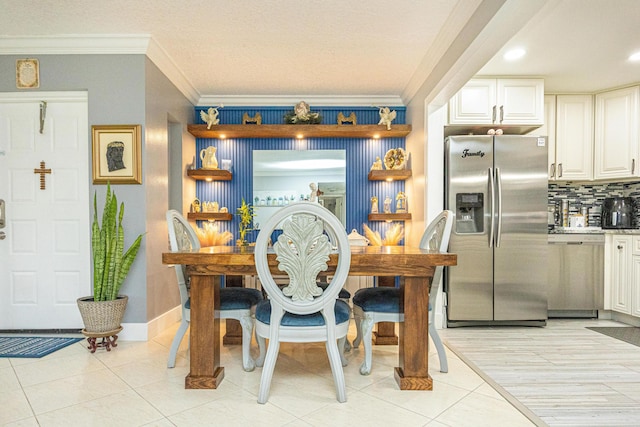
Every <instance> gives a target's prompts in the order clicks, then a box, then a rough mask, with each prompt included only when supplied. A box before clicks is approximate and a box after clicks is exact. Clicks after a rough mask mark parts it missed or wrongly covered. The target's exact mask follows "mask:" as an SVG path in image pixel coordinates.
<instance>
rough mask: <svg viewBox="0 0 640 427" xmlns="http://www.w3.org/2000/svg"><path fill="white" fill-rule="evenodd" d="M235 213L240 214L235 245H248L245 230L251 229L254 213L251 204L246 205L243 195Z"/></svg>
mask: <svg viewBox="0 0 640 427" xmlns="http://www.w3.org/2000/svg"><path fill="white" fill-rule="evenodd" d="M236 214H237V215H239V216H240V223H239V224H238V234H239V238H238V240H237V241H236V245H237V246H248V245H249V243H248V242H247V231H251V230H253V228H250V226H251V221H253V217H254V216H255V213H254V212H253V206H251V205H248V204H247V202H245V201H244V197H243V198H242V205H240V207H239V208H238V209H237V211H236Z"/></svg>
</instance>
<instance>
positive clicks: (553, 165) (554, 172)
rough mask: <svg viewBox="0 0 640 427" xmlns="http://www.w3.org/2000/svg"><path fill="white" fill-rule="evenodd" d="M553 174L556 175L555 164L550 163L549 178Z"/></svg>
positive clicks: (553, 176)
mask: <svg viewBox="0 0 640 427" xmlns="http://www.w3.org/2000/svg"><path fill="white" fill-rule="evenodd" d="M555 176H556V164H555V163H551V166H549V178H555Z"/></svg>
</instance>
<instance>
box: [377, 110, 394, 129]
mask: <svg viewBox="0 0 640 427" xmlns="http://www.w3.org/2000/svg"><path fill="white" fill-rule="evenodd" d="M379 114H380V121H379V122H378V124H379V125H386V126H387V130H391V122H392V121H394V120H395V119H396V111H395V110H393V111H391V110H390V109H389V107H380V111H379Z"/></svg>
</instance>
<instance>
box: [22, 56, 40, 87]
mask: <svg viewBox="0 0 640 427" xmlns="http://www.w3.org/2000/svg"><path fill="white" fill-rule="evenodd" d="M16 87H17V88H18V89H37V88H39V87H40V65H39V63H38V60H37V59H18V60H16Z"/></svg>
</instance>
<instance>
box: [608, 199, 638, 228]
mask: <svg viewBox="0 0 640 427" xmlns="http://www.w3.org/2000/svg"><path fill="white" fill-rule="evenodd" d="M602 228H609V229H611V228H633V198H631V197H607V198H606V199H604V203H603V204H602Z"/></svg>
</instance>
